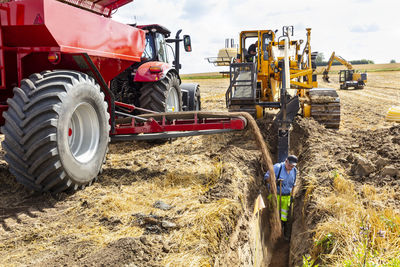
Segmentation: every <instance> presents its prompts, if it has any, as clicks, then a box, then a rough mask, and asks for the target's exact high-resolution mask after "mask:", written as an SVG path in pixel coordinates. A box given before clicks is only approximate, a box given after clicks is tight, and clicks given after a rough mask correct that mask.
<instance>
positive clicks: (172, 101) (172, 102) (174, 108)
mask: <svg viewBox="0 0 400 267" xmlns="http://www.w3.org/2000/svg"><path fill="white" fill-rule="evenodd" d="M166 104H167V112H178V111H179V97H178V92H177V91H176V89H175V88H174V87H172V88H171V90H170V91H169V94H168V97H167V101H166Z"/></svg>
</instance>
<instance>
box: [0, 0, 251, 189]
mask: <svg viewBox="0 0 400 267" xmlns="http://www.w3.org/2000/svg"><path fill="white" fill-rule="evenodd" d="M129 2H132V0H98V1H85V0H80V1H76V0H62V1H61V0H60V1H56V0H11V1H8V2H7V3H2V4H0V126H2V128H1V132H2V133H3V134H4V141H3V142H2V147H3V149H4V150H5V152H6V153H5V156H4V158H5V160H6V161H7V163H8V166H9V170H10V172H11V173H12V174H13V175H14V176H15V177H16V179H17V181H18V182H20V183H21V184H23V185H25V186H26V187H28V188H30V189H33V190H36V191H41V192H43V191H50V192H60V191H64V190H67V189H72V190H75V189H78V188H84V187H85V186H87V185H90V184H91V183H92V182H93V181H94V180H95V179H96V178H97V175H98V174H99V173H100V172H101V170H102V165H103V163H104V162H105V157H106V153H107V150H108V143H109V141H110V139H111V140H112V141H113V140H114V141H119V140H143V139H144V140H147V139H157V138H170V137H177V136H189V135H199V134H210V133H217V132H221V131H223V132H225V131H228V130H236V129H239V130H240V129H243V128H244V127H245V122H244V121H243V120H241V119H235V118H221V117H218V116H214V117H212V118H207V117H205V116H202V115H199V114H197V112H191V113H186V114H182V113H183V112H178V111H182V110H186V111H197V110H199V109H200V91H199V86H198V85H197V84H181V79H180V77H179V69H180V68H181V65H180V62H179V44H180V43H181V42H183V44H184V47H185V50H186V51H191V49H192V47H191V40H190V37H189V36H187V35H186V36H184V37H183V39H180V38H179V34H180V31H178V33H177V34H176V36H175V38H173V39H166V38H168V37H169V35H170V32H169V31H168V30H167V29H166V28H164V27H162V26H159V25H146V26H135V25H125V24H121V23H118V22H116V21H113V20H112V19H111V14H112V12H113V11H114V10H116V9H117V8H119V7H121V6H123V5H125V4H128V3H129ZM166 43H174V44H175V58H174V63H173V66H171V65H170V64H168V63H167V62H168V60H167V48H166ZM157 112H161V113H157Z"/></svg>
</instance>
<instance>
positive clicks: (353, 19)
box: [113, 0, 400, 73]
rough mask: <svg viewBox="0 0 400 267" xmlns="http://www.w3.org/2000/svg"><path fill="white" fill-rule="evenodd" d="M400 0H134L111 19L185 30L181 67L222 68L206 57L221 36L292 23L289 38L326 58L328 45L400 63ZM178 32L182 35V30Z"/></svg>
mask: <svg viewBox="0 0 400 267" xmlns="http://www.w3.org/2000/svg"><path fill="white" fill-rule="evenodd" d="M399 10H400V1H398V0H335V1H332V0H303V1H299V0H279V1H269V0H173V1H171V0H134V1H133V2H132V3H130V4H128V5H126V6H123V7H121V8H120V9H119V10H118V11H117V12H116V13H115V14H114V15H113V19H114V20H117V21H119V22H122V23H134V22H136V23H137V24H138V25H142V24H143V25H145V24H161V25H163V26H164V27H166V28H168V29H169V30H170V31H171V32H172V34H171V36H172V37H174V36H175V33H176V31H177V30H179V29H182V35H183V34H189V35H190V36H191V40H192V49H193V51H192V52H190V53H187V52H185V51H184V50H183V49H182V52H181V63H182V66H183V67H182V70H181V73H204V72H217V71H224V70H226V69H224V67H215V66H214V65H213V64H210V63H208V61H207V60H206V59H205V58H207V57H216V56H217V54H218V51H219V49H221V48H224V46H225V39H227V38H234V39H235V42H236V43H237V42H238V37H239V33H240V32H241V31H243V30H261V29H265V30H270V29H271V30H276V29H278V30H279V31H278V33H277V35H278V36H280V35H281V33H282V27H283V26H291V25H293V26H294V36H293V37H292V40H299V39H303V40H304V41H305V40H306V30H305V29H306V28H311V29H312V30H311V49H312V51H313V52H320V53H323V55H324V57H325V60H328V59H329V57H330V55H331V54H332V52H333V51H335V53H336V55H339V56H341V57H343V58H344V59H346V60H348V61H350V60H357V59H369V60H373V61H374V62H375V63H378V64H379V63H389V62H390V60H392V59H394V60H395V61H396V62H398V63H400V12H399ZM182 35H181V36H182Z"/></svg>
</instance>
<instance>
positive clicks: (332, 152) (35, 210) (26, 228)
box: [0, 71, 400, 266]
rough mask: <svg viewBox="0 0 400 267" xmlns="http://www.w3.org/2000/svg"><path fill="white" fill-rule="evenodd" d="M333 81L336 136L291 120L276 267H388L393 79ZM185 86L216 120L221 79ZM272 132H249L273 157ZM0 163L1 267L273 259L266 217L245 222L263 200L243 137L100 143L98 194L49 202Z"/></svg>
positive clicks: (392, 248)
mask: <svg viewBox="0 0 400 267" xmlns="http://www.w3.org/2000/svg"><path fill="white" fill-rule="evenodd" d="M331 80H332V83H330V84H325V83H322V82H320V87H333V88H336V89H337V90H338V93H339V96H340V99H341V118H342V121H341V125H340V130H338V131H334V130H327V129H325V128H323V127H322V126H320V125H319V124H317V123H316V122H315V121H312V120H307V119H303V118H300V117H299V118H297V119H296V122H295V123H294V125H293V131H292V134H291V144H292V147H291V153H295V154H297V155H299V160H300V162H299V165H298V167H299V171H300V177H299V181H300V183H299V186H300V190H299V193H298V194H297V196H296V199H295V206H294V213H295V220H294V222H293V232H292V233H293V235H292V239H291V242H290V244H289V243H288V244H281V245H282V246H285V249H286V252H285V253H286V254H285V257H286V258H285V260H284V261H282V262H280V263H279V264H282V266H287V265H290V266H294V265H300V264H301V262H302V259H303V256H304V255H307V254H309V255H310V261H311V260H313V259H316V260H317V261H319V262H322V263H325V264H328V265H329V264H331V265H338V266H342V265H343V264H345V263H346V261H348V262H350V264H352V263H354V264H358V263H360V264H361V263H362V261H363V260H364V258H366V259H368V260H370V261H371V262H372V261H374V262H376V263H378V264H382V265H383V264H396V262H395V260H396V258H398V257H400V249H399V242H400V240H399V239H400V238H399V236H400V217H399V216H400V215H399V213H400V208H399V207H400V193H399V192H400V171H399V170H400V137H399V136H400V125H399V124H398V123H394V122H386V121H385V119H384V118H385V114H386V112H387V110H388V109H389V108H390V107H391V106H393V105H400V72H399V71H387V72H371V73H369V74H368V84H367V86H366V87H365V88H364V89H363V90H339V84H338V77H337V75H336V74H334V75H331ZM185 82H186V81H185ZM189 82H198V83H199V84H200V87H201V94H202V95H201V101H202V108H203V109H204V110H213V111H225V110H226V109H225V90H226V89H227V87H228V85H229V80H228V79H209V80H204V79H201V80H191V81H189ZM270 122H271V118H266V119H264V120H261V121H259V126H260V128H261V130H262V131H263V135H264V137H265V139H266V141H267V142H268V144H269V146H270V149H271V153H272V156H273V157H275V153H276V145H275V144H274V140H275V138H274V137H275V135H276V133H275V132H274V131H273V130H272V129H274V128H273V127H271V124H270ZM3 156H4V152H3V151H1V153H0V265H6V266H24V265H27V266H44V265H47V266H61V265H66V266H83V265H87V266H226V265H231V266H254V265H256V266H266V265H268V264H269V262H270V260H271V257H273V253H274V251H275V250H274V247H273V246H272V245H271V244H270V243H269V242H268V228H267V226H265V225H263V224H259V223H264V221H265V219H264V218H265V217H267V216H268V213H267V212H268V211H267V210H265V211H264V212H263V213H262V216H261V218H260V219H258V217H255V216H254V214H253V207H254V206H253V205H254V199H255V197H256V196H257V194H258V192H259V190H261V191H262V194H263V195H264V197H265V194H266V192H265V188H263V187H262V186H261V178H262V175H263V166H261V164H260V152H259V151H258V147H257V146H256V144H255V142H254V140H253V138H252V134H251V133H250V132H248V131H243V132H237V133H228V134H222V135H215V136H196V137H187V138H180V139H176V140H172V141H171V142H168V143H165V144H159V145H155V144H149V143H146V142H126V143H117V144H110V152H109V153H108V156H107V162H106V164H105V166H104V171H103V173H102V174H101V175H100V177H99V181H98V182H97V183H95V184H93V185H92V186H90V187H87V188H85V189H84V190H80V191H78V192H75V193H62V194H58V195H50V194H36V193H34V192H30V191H28V190H26V189H24V187H22V186H21V185H19V184H17V183H16V182H15V180H14V178H13V177H12V175H11V174H10V173H9V172H8V170H7V164H6V162H5V161H4V158H3ZM255 225H260V229H261V230H260V229H259V228H257V227H256V226H255ZM360 227H362V228H361V230H360ZM256 230H257V231H256ZM360 231H361V232H362V233H360ZM254 233H255V234H254ZM262 246H264V249H263V248H262ZM289 250H290V253H289ZM397 264H400V263H399V262H397ZM350 266H353V265H350ZM394 266H397V265H394Z"/></svg>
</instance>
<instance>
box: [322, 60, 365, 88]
mask: <svg viewBox="0 0 400 267" xmlns="http://www.w3.org/2000/svg"><path fill="white" fill-rule="evenodd" d="M334 60H336V61H338V62H339V63H341V64H343V65H344V66H346V67H347V70H340V71H339V83H340V89H348V88H350V87H354V88H355V89H363V88H364V86H365V84H366V83H367V73H365V72H364V73H359V72H357V71H356V70H354V68H353V66H352V65H351V63H350V62H348V61H346V60H345V59H344V58H342V57H340V56H337V55H335V52H332V55H331V57H330V58H329V61H328V66H327V67H326V68H325V70H324V71H323V73H322V75H323V76H322V79H323V80H324V81H325V82H328V83H329V82H330V81H329V76H328V74H329V71H330V69H331V66H332V63H333V61H334Z"/></svg>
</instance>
